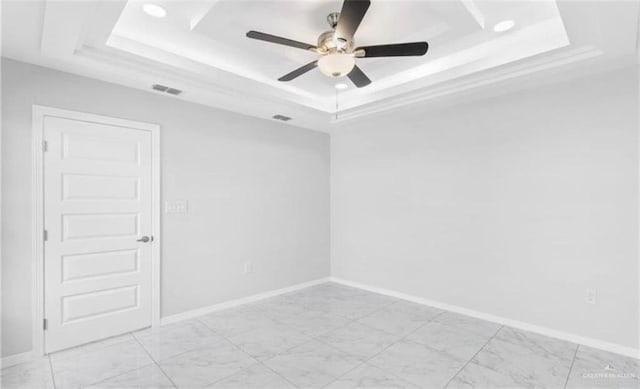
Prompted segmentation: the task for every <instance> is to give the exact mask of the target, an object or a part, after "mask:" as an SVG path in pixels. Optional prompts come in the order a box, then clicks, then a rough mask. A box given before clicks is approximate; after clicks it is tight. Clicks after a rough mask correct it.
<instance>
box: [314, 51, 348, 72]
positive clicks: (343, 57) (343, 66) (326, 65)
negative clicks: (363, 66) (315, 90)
mask: <svg viewBox="0 0 640 389" xmlns="http://www.w3.org/2000/svg"><path fill="white" fill-rule="evenodd" d="M355 65H356V60H355V59H354V58H353V56H351V55H349V54H343V53H330V54H327V55H325V56H323V57H321V58H320V59H319V60H318V68H320V71H321V72H322V73H323V74H325V75H327V76H329V77H333V78H339V77H344V76H346V75H347V74H349V73H350V72H351V70H353V67H354V66H355Z"/></svg>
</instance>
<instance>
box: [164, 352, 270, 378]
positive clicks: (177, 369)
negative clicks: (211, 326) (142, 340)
mask: <svg viewBox="0 0 640 389" xmlns="http://www.w3.org/2000/svg"><path fill="white" fill-rule="evenodd" d="M256 363H258V362H257V361H256V360H255V359H254V358H252V357H251V356H249V355H248V354H247V353H245V352H244V351H242V350H239V349H238V348H237V347H235V346H234V345H232V344H231V343H229V342H219V343H215V344H213V345H208V346H206V347H205V348H201V349H197V350H192V351H187V352H185V353H182V354H180V355H176V356H175V357H172V358H169V359H165V360H164V361H162V362H160V367H161V368H162V370H163V371H164V372H165V373H166V374H167V375H168V376H169V378H170V379H171V380H172V381H173V382H174V383H175V384H176V386H178V387H179V388H202V387H204V386H207V385H210V384H212V383H214V382H216V381H218V380H220V379H222V378H225V377H229V376H231V375H233V374H235V373H237V372H239V371H240V370H242V369H245V368H247V367H249V366H252V365H254V364H256Z"/></svg>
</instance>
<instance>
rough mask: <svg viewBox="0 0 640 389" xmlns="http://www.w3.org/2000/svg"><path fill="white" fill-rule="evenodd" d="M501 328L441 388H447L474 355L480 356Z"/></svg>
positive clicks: (502, 326)
mask: <svg viewBox="0 0 640 389" xmlns="http://www.w3.org/2000/svg"><path fill="white" fill-rule="evenodd" d="M503 328H504V325H501V326H500V328H498V329H497V330H496V332H495V333H494V334H493V335H491V337H490V338H489V339H488V340H487V341H486V343H485V344H484V345H482V347H480V349H479V350H478V351H476V352H475V354H473V355H472V356H471V358H469V360H467V362H465V364H464V365H462V367H461V368H460V369H458V371H457V372H456V374H454V375H453V376H452V377H451V378H449V381H447V383H446V384H444V386H443V388H446V387H447V386H449V384H450V383H451V381H453V380H454V379H455V378H456V377H457V376H458V375H459V374H460V373H461V372H462V371H463V370H464V369H465V368H466V367H467V366H468V365H469V363H471V361H473V359H474V358H475V357H476V355H478V354H480V352H482V350H484V348H485V347H487V345H488V344H489V343H490V342H491V341H492V340H493V339H494V338H495V337H496V335H498V333H499V332H500V331H502V329H503Z"/></svg>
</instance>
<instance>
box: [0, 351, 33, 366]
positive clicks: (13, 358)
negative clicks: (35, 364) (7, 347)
mask: <svg viewBox="0 0 640 389" xmlns="http://www.w3.org/2000/svg"><path fill="white" fill-rule="evenodd" d="M33 359H34V357H33V353H32V352H31V351H27V352H26V353H20V354H13V355H9V356H8V357H4V358H2V360H1V361H0V364H1V365H2V368H3V369H4V368H5V367H9V366H13V365H17V364H19V363H25V362H30V361H32V360H33Z"/></svg>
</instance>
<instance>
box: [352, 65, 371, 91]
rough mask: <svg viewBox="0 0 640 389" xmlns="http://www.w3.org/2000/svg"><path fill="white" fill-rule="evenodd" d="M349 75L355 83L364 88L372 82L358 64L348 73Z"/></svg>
mask: <svg viewBox="0 0 640 389" xmlns="http://www.w3.org/2000/svg"><path fill="white" fill-rule="evenodd" d="M347 77H349V79H350V80H351V82H353V83H354V85H355V86H357V87H358V88H362V87H364V86H367V85H369V84H371V80H370V79H369V77H367V75H366V74H364V72H363V71H362V69H360V68H359V67H358V65H356V66H354V67H353V70H352V71H351V72H350V73H349V74H347Z"/></svg>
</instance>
